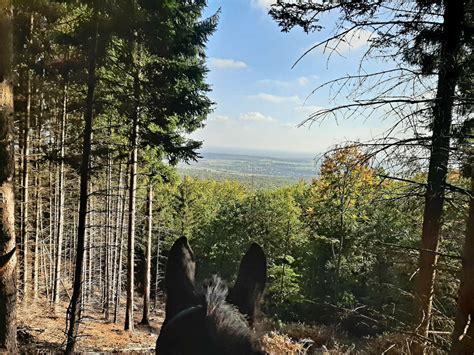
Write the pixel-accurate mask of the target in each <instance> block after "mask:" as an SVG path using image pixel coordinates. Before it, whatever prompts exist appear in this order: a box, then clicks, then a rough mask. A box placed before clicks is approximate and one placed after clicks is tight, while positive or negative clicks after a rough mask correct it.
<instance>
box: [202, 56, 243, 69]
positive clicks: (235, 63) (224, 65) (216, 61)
mask: <svg viewBox="0 0 474 355" xmlns="http://www.w3.org/2000/svg"><path fill="white" fill-rule="evenodd" d="M209 65H210V66H211V67H213V68H216V69H245V68H247V67H248V65H247V63H245V62H242V61H239V60H234V59H224V58H210V59H209Z"/></svg>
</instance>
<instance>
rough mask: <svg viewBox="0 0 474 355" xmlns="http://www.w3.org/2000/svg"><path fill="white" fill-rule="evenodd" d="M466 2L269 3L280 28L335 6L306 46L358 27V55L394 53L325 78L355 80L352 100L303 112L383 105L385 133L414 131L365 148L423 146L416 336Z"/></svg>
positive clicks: (425, 311)
mask: <svg viewBox="0 0 474 355" xmlns="http://www.w3.org/2000/svg"><path fill="white" fill-rule="evenodd" d="M468 3H469V1H442V2H439V1H417V2H410V3H400V4H393V3H392V2H389V1H379V2H375V3H374V2H369V1H364V2H341V3H323V4H317V3H312V2H309V3H306V2H298V3H293V2H284V1H279V2H278V3H277V4H276V5H274V6H273V7H272V10H271V11H270V13H271V15H272V16H273V17H274V18H275V19H276V20H277V21H278V22H279V24H280V25H281V26H282V28H283V30H284V31H288V30H290V29H291V28H292V27H294V26H301V27H302V28H303V29H304V30H305V31H307V32H309V31H312V30H320V29H321V28H322V27H321V26H320V25H319V24H317V21H318V20H319V18H320V15H322V14H324V13H327V12H330V11H339V14H340V18H339V22H338V24H337V28H338V32H337V33H336V34H335V35H334V36H331V37H330V38H328V39H326V40H324V41H323V42H321V43H319V44H317V45H315V46H314V47H313V48H311V49H314V48H316V47H320V46H324V47H325V48H329V49H330V50H331V51H332V53H334V52H335V53H337V48H338V46H339V45H341V43H345V42H349V43H350V40H351V38H353V37H354V36H357V34H358V33H360V31H363V30H365V31H368V32H369V33H370V39H369V50H368V51H367V53H366V55H365V56H364V57H365V58H367V57H370V55H371V54H373V52H376V51H378V53H379V54H380V55H381V56H382V57H383V58H386V59H389V60H391V61H394V60H397V61H398V64H397V62H395V64H396V66H395V68H393V69H388V70H384V71H381V72H375V73H367V74H366V73H361V74H359V75H355V76H348V77H343V78H340V79H336V80H334V81H331V82H330V83H331V84H338V83H341V85H342V86H346V85H347V86H349V85H351V84H352V83H354V82H356V83H357V87H358V89H362V90H365V91H363V92H362V94H361V91H360V90H359V91H357V90H356V91H355V92H353V95H354V96H355V97H354V99H353V101H352V102H349V103H347V104H346V103H344V104H342V105H340V106H337V107H334V108H330V109H324V110H320V111H318V112H315V113H313V114H312V115H311V116H310V117H309V119H308V120H313V119H318V118H321V117H325V116H328V115H335V114H336V113H337V114H344V113H346V114H347V115H348V116H350V117H352V116H353V115H355V114H364V113H367V111H370V112H369V114H373V113H374V112H377V111H378V110H377V109H378V108H381V107H382V108H383V107H389V109H390V112H392V113H395V114H396V115H397V116H398V120H397V123H396V124H395V126H394V127H393V129H391V130H390V131H389V132H390V133H389V134H391V133H392V132H394V131H395V128H396V127H397V126H401V125H403V124H405V125H406V126H407V127H410V128H412V129H413V130H414V133H415V135H414V137H413V138H408V139H406V138H402V139H401V138H399V137H384V139H383V141H381V142H376V143H377V144H374V145H373V147H374V148H373V151H372V155H373V156H376V155H377V154H378V153H388V152H393V149H400V147H402V148H403V149H407V147H410V146H411V147H417V149H418V148H419V147H422V148H423V149H426V148H428V149H429V156H430V158H429V161H428V164H427V165H428V176H427V181H426V185H425V186H426V192H425V209H424V215H423V228H422V237H421V244H420V250H421V251H420V257H419V271H418V275H417V279H416V285H415V309H416V312H415V314H416V316H415V319H414V323H415V332H416V334H417V335H419V336H420V338H421V339H426V338H427V337H428V331H429V325H430V319H431V308H432V301H433V289H434V280H435V270H436V263H437V251H438V244H439V236H440V230H441V216H442V211H443V204H444V195H445V190H446V177H447V170H448V163H449V158H450V149H451V144H450V143H451V135H452V130H451V127H452V122H453V110H454V108H455V107H458V106H462V105H464V104H466V102H469V100H470V99H468V98H467V99H466V97H463V96H462V95H457V91H456V88H457V87H459V86H460V85H461V84H462V80H461V78H462V72H463V70H468V69H469V67H470V66H469V65H463V62H465V63H468V58H469V57H468V56H465V55H463V53H468V52H469V51H470V50H472V40H471V36H472V34H470V32H469V31H468V26H467V25H466V23H465V21H466V18H467V10H466V7H467V4H468ZM390 49H392V50H393V51H392V52H391V51H390ZM300 59H301V58H300ZM430 79H434V80H432V81H430ZM367 83H369V84H367ZM407 83H413V85H412V88H413V89H412V90H410V91H408V90H407V87H408V86H407V85H406V84H407ZM431 83H432V85H431V86H430V84H431ZM420 84H421V85H428V90H426V89H424V88H421V87H420ZM367 90H368V91H369V92H375V95H374V96H373V97H367V96H366V95H367ZM338 92H340V90H338ZM430 92H432V93H433V92H434V94H430ZM364 94H365V96H364ZM361 97H362V98H361ZM457 118H458V119H462V118H461V117H457ZM420 127H427V128H428V129H429V130H430V131H431V136H422V135H420V134H419V133H418V129H419V128H420ZM420 343H421V344H420V345H421V346H419V347H417V346H415V347H416V348H417V349H416V351H417V352H421V351H422V348H423V344H424V340H421V342H420Z"/></svg>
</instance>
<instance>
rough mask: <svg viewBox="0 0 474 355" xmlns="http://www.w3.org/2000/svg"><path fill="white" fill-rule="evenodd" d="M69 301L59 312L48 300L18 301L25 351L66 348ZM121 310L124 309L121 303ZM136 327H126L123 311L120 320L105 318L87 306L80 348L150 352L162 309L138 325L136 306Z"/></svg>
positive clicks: (154, 341)
mask: <svg viewBox="0 0 474 355" xmlns="http://www.w3.org/2000/svg"><path fill="white" fill-rule="evenodd" d="M66 308H67V303H61V304H60V305H59V306H58V307H57V310H56V312H55V311H54V310H53V308H52V307H51V306H50V305H49V304H47V303H36V304H31V305H27V306H24V305H19V308H18V340H19V346H20V351H21V353H23V354H31V353H41V354H52V353H53V354H54V353H60V352H62V351H64V348H65V338H66V337H65V329H66ZM121 313H124V309H123V307H122V309H121ZM134 316H135V330H134V331H133V332H128V331H124V330H123V324H124V322H123V314H121V315H120V317H119V319H118V322H117V323H113V322H112V321H106V320H104V316H103V314H101V313H98V312H94V311H93V310H91V309H85V311H84V314H83V319H82V323H81V325H80V328H79V337H78V344H77V351H78V352H81V353H98V352H99V353H122V352H126V353H150V352H153V351H154V348H155V343H156V339H157V337H158V333H159V330H160V326H161V323H162V322H163V316H164V314H163V311H162V310H161V309H160V310H158V311H157V312H156V313H155V312H153V313H152V314H151V315H150V326H143V325H139V324H138V323H139V322H140V320H141V316H142V314H141V311H140V310H136V311H135V312H134Z"/></svg>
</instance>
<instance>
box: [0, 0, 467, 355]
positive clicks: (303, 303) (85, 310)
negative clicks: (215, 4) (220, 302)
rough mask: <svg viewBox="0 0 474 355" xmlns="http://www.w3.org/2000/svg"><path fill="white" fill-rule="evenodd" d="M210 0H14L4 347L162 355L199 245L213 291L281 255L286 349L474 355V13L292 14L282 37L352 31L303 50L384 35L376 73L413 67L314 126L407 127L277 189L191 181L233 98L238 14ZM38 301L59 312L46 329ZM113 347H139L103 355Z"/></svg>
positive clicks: (4, 135)
mask: <svg viewBox="0 0 474 355" xmlns="http://www.w3.org/2000/svg"><path fill="white" fill-rule="evenodd" d="M206 5H207V4H206V1H205V0H186V1H179V0H166V1H155V0H107V1H100V0H88V1H86V0H81V1H62V0H61V1H60V0H58V1H48V0H13V1H12V0H0V84H1V86H0V212H1V216H0V351H3V350H5V351H7V352H11V353H15V352H16V351H18V350H21V351H26V352H28V351H35V350H41V349H43V350H44V349H54V350H58V349H59V348H61V349H65V351H66V353H73V352H75V351H82V350H91V351H92V350H93V351H95V350H97V351H114V350H116V351H120V350H125V351H134V350H136V351H150V350H151V349H153V350H154V348H155V347H154V344H153V343H154V342H155V341H156V333H159V328H160V326H161V322H162V321H163V309H164V304H165V302H166V294H165V292H164V291H165V285H164V274H165V268H166V262H167V258H168V252H169V249H170V248H171V246H172V245H173V243H174V242H175V241H176V240H177V239H178V238H181V237H186V238H187V239H188V240H189V241H190V243H191V244H192V247H193V249H194V253H195V256H196V260H197V265H198V268H197V278H198V279H199V280H200V281H201V280H207V279H210V278H211V277H212V276H213V275H214V274H219V275H220V276H221V277H223V278H224V279H225V280H227V281H228V282H229V284H233V283H234V281H235V278H236V275H237V269H238V268H239V262H240V260H241V258H242V255H243V254H244V253H245V251H246V250H247V249H248V248H249V245H251V244H252V243H258V244H259V245H260V246H261V247H262V249H263V250H264V252H265V255H266V262H267V267H268V270H267V275H268V283H267V287H266V291H265V294H264V302H263V315H260V318H261V319H260V322H259V323H260V324H259V325H256V329H257V335H259V336H260V335H262V342H263V344H264V345H265V347H266V349H268V352H269V353H282V354H283V353H298V351H299V352H302V351H304V347H305V346H307V345H305V344H306V343H304V342H298V340H300V339H304V338H308V339H311V344H310V346H312V347H313V349H314V348H320V349H321V351H324V348H325V347H326V348H330V349H331V350H334V351H336V352H337V351H339V352H341V353H343V352H344V353H350V352H358V353H374V354H376V353H387V352H390V353H394V354H395V353H415V354H421V353H424V352H425V353H426V352H429V353H447V352H451V353H452V354H467V353H470V352H474V340H473V339H474V325H473V322H472V319H473V318H472V317H473V316H474V289H473V284H474V283H473V282H472V280H473V279H474V267H473V264H472V260H473V259H474V255H473V253H474V208H473V194H474V190H473V175H472V174H473V168H472V164H473V161H472V160H473V141H472V139H473V138H472V136H473V122H474V120H473V116H472V99H473V98H472V87H473V86H472V75H473V70H472V69H473V68H472V67H473V60H472V49H473V40H472V28H473V26H472V19H473V6H474V5H473V2H472V1H470V0H462V1H448V0H446V1H436V0H433V1H431V0H423V1H421V0H420V1H413V2H398V3H394V2H390V1H377V2H371V1H362V2H317V1H314V2H313V1H297V2H294V1H277V2H275V3H274V4H273V5H272V6H271V7H270V8H269V15H270V16H271V18H272V19H273V20H274V21H275V22H276V24H278V25H279V26H280V28H281V30H282V32H289V31H291V30H294V28H296V27H300V28H302V29H303V31H304V32H306V33H308V35H309V36H310V35H311V34H312V33H314V32H317V31H321V30H323V25H322V24H323V22H320V20H321V18H322V16H324V15H326V14H329V13H331V14H333V15H334V14H335V16H336V18H337V21H336V23H335V24H334V26H333V28H331V30H332V31H333V32H332V33H333V34H332V35H330V36H329V37H327V38H326V39H324V40H323V41H321V42H319V43H316V44H315V45H314V46H313V47H312V48H310V49H309V50H308V51H307V52H306V53H304V54H303V56H302V57H304V56H305V55H307V54H308V53H309V52H310V51H311V50H315V49H316V48H319V47H324V48H325V54H329V57H331V56H332V55H337V53H338V47H339V46H341V45H343V44H344V43H349V44H350V42H351V41H354V40H355V38H357V36H359V35H360V34H361V31H366V32H367V33H370V37H369V40H368V43H369V44H368V47H367V52H366V53H365V55H364V56H363V60H366V59H368V58H372V59H373V58H376V59H378V60H382V61H386V62H387V63H391V64H393V65H394V66H393V68H391V69H386V70H385V69H384V70H380V71H377V72H366V71H364V70H363V66H362V65H361V67H360V68H361V70H360V71H359V72H357V73H353V74H348V75H343V76H341V77H338V78H335V79H333V80H330V81H329V82H326V83H324V84H322V85H320V86H318V87H315V88H314V91H313V92H312V95H315V94H317V93H318V92H319V91H318V90H322V89H324V88H327V87H331V88H333V89H335V90H334V92H335V93H336V94H335V95H336V96H337V95H339V96H337V97H339V98H340V97H341V96H344V95H343V94H341V93H347V95H346V96H344V97H343V100H342V101H337V102H338V104H336V105H334V106H332V107H329V106H328V107H326V108H320V109H318V110H316V111H315V112H313V113H311V114H310V115H309V116H308V117H307V121H305V122H303V123H311V122H315V121H321V120H324V119H330V118H336V119H341V118H358V117H365V118H366V119H371V118H372V119H380V118H381V117H382V116H383V115H390V117H391V118H392V119H393V118H396V119H395V120H394V122H395V123H394V125H393V127H391V128H390V129H389V130H388V131H387V132H386V134H385V135H383V137H382V138H380V139H376V140H371V141H368V142H363V141H355V142H354V141H351V142H347V144H342V145H338V146H336V147H332V148H331V149H329V150H328V151H327V152H325V153H324V154H321V155H318V162H317V164H316V166H318V171H317V172H316V171H314V176H313V177H312V178H310V179H308V178H306V179H301V180H300V181H297V182H295V179H294V178H293V180H289V179H283V178H281V177H280V178H279V179H274V180H271V179H272V178H271V177H269V176H264V175H262V176H259V182H258V183H254V177H253V176H250V175H249V174H246V175H242V176H238V175H235V174H233V175H232V174H230V175H229V174H228V175H225V176H224V178H222V175H219V178H218V179H217V178H216V176H218V174H215V172H213V171H211V172H206V173H202V171H201V172H200V173H197V170H196V171H195V170H192V167H191V168H188V169H189V170H188V169H184V170H182V169H181V170H180V169H178V168H177V164H178V163H180V162H181V163H183V162H184V163H186V162H190V161H196V160H198V159H199V158H200V151H199V148H200V147H201V145H202V143H203V142H201V141H199V140H196V139H195V138H193V135H192V133H193V132H195V131H196V130H197V129H200V128H203V127H204V126H205V122H206V119H207V117H208V116H209V114H210V113H211V112H212V111H213V109H214V108H215V107H216V105H219V102H217V103H214V102H212V100H211V98H210V93H211V89H212V87H211V85H210V84H209V83H208V79H207V74H208V71H209V69H208V63H209V61H208V59H207V56H206V45H207V43H208V41H209V39H210V38H211V36H212V35H213V33H215V32H216V31H218V23H219V16H220V10H218V11H217V12H215V13H213V14H212V15H210V16H207V15H205V14H206V12H205V11H206ZM281 36H285V33H282V34H281ZM275 46H278V43H275ZM294 55H295V56H297V55H298V53H294ZM321 55H323V53H321ZM300 60H301V58H299V59H298V60H297V61H296V63H295V65H298V62H299V61H300ZM305 60H309V59H308V58H305ZM234 64H235V63H234ZM244 64H245V63H244ZM238 65H240V64H238ZM330 65H331V61H330V60H329V61H328V66H330ZM281 70H290V68H281ZM258 118H259V119H260V120H262V119H263V120H267V121H268V120H270V118H268V117H265V116H262V117H260V116H259V117H258ZM261 134H262V135H264V134H265V132H263V131H262V133H261ZM317 153H320V152H314V154H315V155H316V154H317ZM289 166H290V167H291V165H289ZM295 166H296V165H295ZM13 168H14V169H13ZM286 169H288V168H287V167H286ZM14 170H15V174H14ZM183 172H184V173H183ZM295 174H296V173H295ZM189 175H195V176H194V177H192V176H189ZM196 176H197V177H196ZM203 176H204V178H203ZM295 176H296V175H295ZM209 177H210V178H209ZM236 177H237V178H236ZM266 180H268V181H270V180H271V181H270V182H268V183H266ZM17 275H18V276H17ZM17 278H18V280H17ZM38 309H39V310H41V311H40V313H44V314H41V315H40V314H38V318H39V319H40V318H41V317H46V316H45V314H46V315H48V316H49V319H54V321H51V324H50V323H48V321H47V320H46V319H45V318H41V321H40V322H43V323H40V324H39V327H40V329H39V330H38V326H36V328H35V326H33V325H31V324H32V323H31V322H32V319H31V317H29V316H28V313H29V312H34V311H35V310H38ZM17 313H18V316H17ZM137 313H139V314H137ZM64 320H66V324H67V326H66V329H65V330H66V332H65V333H66V335H65V334H64V323H65V322H64ZM93 320H97V321H96V322H95V321H93ZM98 320H100V322H102V323H99V321H98ZM53 323H54V324H53ZM58 324H59V326H58ZM101 324H102V325H101ZM50 326H51V328H48V327H50ZM54 326H56V328H58V327H60V329H61V331H60V332H58V333H59V335H57V338H55V336H56V335H54V334H53V331H52V329H54ZM108 326H110V328H107V327H108ZM101 327H102V328H101ZM113 327H115V328H113ZM90 329H93V330H94V331H97V333H96V335H90V334H89V333H87V332H89V331H90ZM104 329H105V330H104ZM111 329H114V330H113V331H112V330H111ZM122 330H125V331H127V332H128V334H129V336H130V338H129V339H130V342H132V340H133V343H134V344H137V343H146V345H144V344H141V345H143V346H142V347H141V348H138V349H135V348H133V347H130V346H129V345H130V344H124V343H123V342H124V341H125V340H123V339H122V340H116V339H115V338H114V337H113V336H112V334H114V333H113V332H116V333H117V334H119V335H120V334H123V333H119V332H122ZM35 332H36V333H35ZM150 332H151V333H152V334H153V335H152V336H151V337H149V336H148V335H149V333H150ZM17 334H18V341H17ZM84 334H88V335H87V336H85V337H83V335H84ZM97 334H98V335H97ZM109 336H110V339H114V340H113V341H117V342H118V343H120V341H122V343H120V345H116V347H115V348H107V347H106V346H103V347H102V348H100V346H99V345H96V344H95V343H94V342H96V343H100V341H99V339H103V338H107V337H109ZM134 336H136V337H137V338H133V337H134ZM87 337H90V339H92V340H90V341H91V342H93V345H91V344H90V343H87V341H88V340H87V339H85V338H87ZM147 337H148V338H147ZM122 338H123V337H122ZM25 339H26V340H25ZM31 339H36V340H35V341H33V340H31ZM110 341H112V340H110ZM29 343H31V344H29ZM35 343H36V344H35ZM150 343H151V346H150ZM94 346H95V347H94ZM104 348H105V349H106V350H104ZM153 350H152V351H153Z"/></svg>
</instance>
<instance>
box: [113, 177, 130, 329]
mask: <svg viewBox="0 0 474 355" xmlns="http://www.w3.org/2000/svg"><path fill="white" fill-rule="evenodd" d="M120 181H122V180H120ZM126 199H127V196H126V192H125V191H124V193H123V196H122V198H121V201H122V203H121V206H122V207H121V210H120V214H121V221H120V233H119V245H118V248H119V249H118V253H119V255H118V262H117V263H118V271H117V283H116V285H115V292H116V293H115V308H114V323H117V319H118V312H119V308H120V297H121V296H122V259H123V230H124V228H125V227H124V224H125V202H126Z"/></svg>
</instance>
